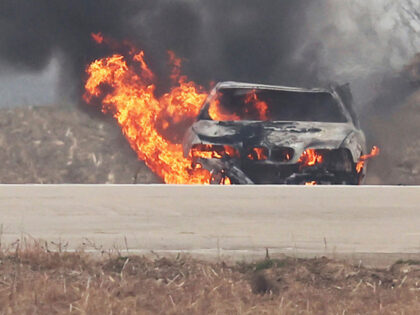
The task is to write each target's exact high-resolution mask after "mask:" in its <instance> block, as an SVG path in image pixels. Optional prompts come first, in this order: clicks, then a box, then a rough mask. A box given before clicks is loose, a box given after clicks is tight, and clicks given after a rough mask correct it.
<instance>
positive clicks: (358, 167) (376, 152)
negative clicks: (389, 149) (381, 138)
mask: <svg viewBox="0 0 420 315" xmlns="http://www.w3.org/2000/svg"><path fill="white" fill-rule="evenodd" d="M380 153H381V150H380V149H379V148H378V147H377V146H374V147H373V148H372V151H371V152H370V153H369V154H366V155H362V156H361V157H360V158H359V161H358V162H357V164H356V171H357V173H360V172H361V171H362V170H363V168H364V167H365V163H366V161H367V160H369V159H371V158H373V157H375V156H378V155H379V154H380Z"/></svg>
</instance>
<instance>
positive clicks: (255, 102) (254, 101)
mask: <svg viewBox="0 0 420 315" xmlns="http://www.w3.org/2000/svg"><path fill="white" fill-rule="evenodd" d="M245 104H249V105H251V106H252V107H253V108H254V109H256V110H257V112H258V115H259V120H268V116H267V111H268V105H267V103H266V102H264V101H261V100H260V99H258V95H257V92H256V91H255V90H252V91H251V92H249V93H248V94H247V95H246V97H245ZM247 110H249V108H246V109H245V111H247Z"/></svg>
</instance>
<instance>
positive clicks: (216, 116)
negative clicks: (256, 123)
mask: <svg viewBox="0 0 420 315" xmlns="http://www.w3.org/2000/svg"><path fill="white" fill-rule="evenodd" d="M244 103H245V105H246V106H245V107H244V112H245V113H249V112H250V111H257V113H258V120H268V105H267V103H266V102H264V101H261V100H260V99H259V98H258V95H257V93H256V91H255V90H251V91H250V92H248V93H247V94H246V95H245V99H244ZM209 115H210V118H211V119H213V120H228V121H238V120H241V118H240V116H239V115H237V114H235V113H226V112H225V111H224V110H223V108H222V106H221V105H220V101H219V100H218V99H215V100H213V101H212V102H211V104H210V106H209Z"/></svg>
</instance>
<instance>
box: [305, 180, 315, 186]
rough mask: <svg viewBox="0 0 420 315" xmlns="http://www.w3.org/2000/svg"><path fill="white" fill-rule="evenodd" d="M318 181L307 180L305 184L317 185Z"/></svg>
mask: <svg viewBox="0 0 420 315" xmlns="http://www.w3.org/2000/svg"><path fill="white" fill-rule="evenodd" d="M316 185H317V182H316V181H312V182H306V183H305V186H316Z"/></svg>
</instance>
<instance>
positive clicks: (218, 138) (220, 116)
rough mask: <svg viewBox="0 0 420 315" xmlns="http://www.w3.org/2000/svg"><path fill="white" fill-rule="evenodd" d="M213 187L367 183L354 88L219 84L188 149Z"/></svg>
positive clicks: (186, 153)
mask: <svg viewBox="0 0 420 315" xmlns="http://www.w3.org/2000/svg"><path fill="white" fill-rule="evenodd" d="M183 150H184V156H185V157H189V158H191V159H192V160H193V164H194V166H195V167H196V168H204V169H207V170H208V171H210V172H211V174H212V183H215V184H226V183H232V184H306V185H315V184H347V185H357V184H361V183H362V182H363V180H364V178H365V175H366V163H365V162H366V160H367V159H368V158H369V157H371V156H373V155H375V154H377V153H378V149H377V148H374V150H373V151H372V153H371V154H367V155H366V153H367V152H366V140H365V135H364V133H363V131H362V130H361V129H360V127H359V122H358V119H357V117H356V115H355V112H354V110H353V108H352V96H351V92H350V89H349V87H348V85H344V86H334V87H330V88H326V89H323V88H317V89H306V88H295V87H284V86H270V85H260V84H249V83H238V82H221V83H219V84H217V85H216V86H215V88H214V89H213V90H212V91H211V93H210V94H209V96H208V98H207V100H206V101H205V103H204V104H203V106H202V108H201V110H200V113H199V115H198V117H197V120H196V121H195V123H194V124H193V125H192V126H191V127H190V128H189V130H188V131H187V133H186V135H185V138H184V142H183Z"/></svg>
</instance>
